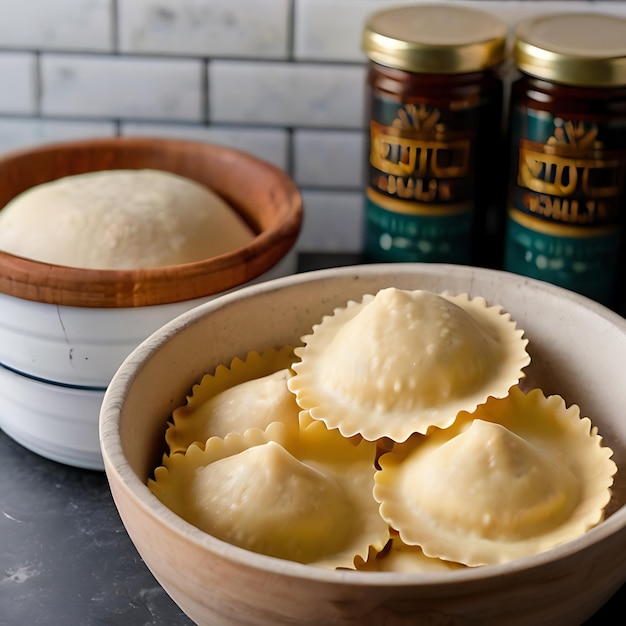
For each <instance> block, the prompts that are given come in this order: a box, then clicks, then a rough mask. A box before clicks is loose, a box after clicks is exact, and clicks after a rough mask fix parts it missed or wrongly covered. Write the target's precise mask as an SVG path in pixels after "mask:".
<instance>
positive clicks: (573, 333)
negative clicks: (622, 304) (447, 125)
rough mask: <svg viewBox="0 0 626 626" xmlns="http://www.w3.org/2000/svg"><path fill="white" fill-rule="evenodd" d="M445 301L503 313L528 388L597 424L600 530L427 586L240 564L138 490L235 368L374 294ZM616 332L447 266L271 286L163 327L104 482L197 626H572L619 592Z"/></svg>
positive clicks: (548, 290) (114, 440) (605, 320)
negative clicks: (428, 295) (182, 413)
mask: <svg viewBox="0 0 626 626" xmlns="http://www.w3.org/2000/svg"><path fill="white" fill-rule="evenodd" d="M387 286H396V287H401V288H407V289H428V290H432V291H436V292H439V291H443V290H449V291H451V292H467V293H469V294H470V295H471V296H476V295H481V296H484V297H485V298H486V299H487V301H488V302H491V303H497V304H500V305H502V306H503V307H504V308H505V309H506V310H507V311H509V312H510V313H511V315H512V317H513V318H514V319H515V320H516V321H517V323H518V325H519V326H520V327H521V328H523V329H524V330H525V331H526V336H527V337H528V338H529V340H530V346H529V349H530V353H531V356H532V363H531V365H530V366H529V368H528V369H527V383H528V385H532V386H540V387H541V388H542V389H543V390H544V392H545V393H547V394H552V393H558V394H560V395H563V396H564V397H565V399H566V401H567V403H568V404H572V403H576V404H578V405H579V406H580V407H581V411H582V413H583V414H584V415H588V416H590V417H591V418H592V421H593V422H594V423H595V425H597V427H598V428H599V431H600V433H601V434H602V435H603V436H604V438H605V442H606V444H607V445H609V446H611V447H612V448H613V450H614V452H615V454H614V460H615V461H616V463H617V464H618V467H620V470H621V471H620V472H618V475H617V478H616V483H615V487H614V497H613V500H612V503H611V504H610V506H609V508H608V510H607V518H606V520H605V521H603V522H602V523H601V524H599V525H598V526H597V527H595V528H593V529H592V530H590V531H588V532H587V533H586V534H584V535H583V536H581V537H579V538H577V539H574V540H573V541H570V542H568V543H565V544H563V545H561V546H558V547H556V548H554V549H552V550H550V551H548V552H545V553H543V554H540V555H537V556H533V557H529V558H524V559H520V560H517V561H513V562H510V563H507V564H503V565H494V566H485V567H480V568H468V569H461V570H455V571H450V572H437V573H434V572H433V573H414V574H409V573H389V572H384V573H382V572H381V573H374V572H367V573H364V572H353V571H339V570H337V571H329V570H322V569H318V568H315V567H311V566H306V565H301V564H298V563H292V562H288V561H283V560H279V559H275V558H271V557H267V556H263V555H260V554H254V553H250V552H248V551H246V550H243V549H241V548H238V547H236V546H233V545H230V544H227V543H224V542H222V541H220V540H218V539H216V538H214V537H212V536H210V535H208V534H205V533H203V532H202V531H200V530H199V529H197V528H195V527H194V526H192V525H190V524H188V523H187V522H185V521H184V520H182V519H181V518H180V517H178V516H177V515H175V514H174V513H173V512H171V511H170V510H168V509H167V508H166V507H165V506H164V505H163V504H162V503H161V502H160V501H159V500H158V499H157V498H156V497H155V496H154V495H153V494H152V493H151V491H150V490H149V488H148V487H147V484H146V481H147V479H148V477H149V476H151V474H152V471H153V469H154V467H155V466H156V465H158V464H159V461H160V458H161V454H162V452H163V449H164V444H163V441H164V430H165V426H166V421H167V419H168V417H169V416H170V414H171V412H172V410H173V408H175V407H176V406H178V405H181V404H183V403H184V401H185V395H186V394H187V393H188V392H189V390H190V389H191V387H192V385H193V384H194V383H196V382H198V381H199V380H200V378H201V377H202V375H203V374H204V373H207V372H212V371H213V370H214V368H215V367H216V366H217V365H219V364H221V363H229V362H230V361H231V359H232V358H233V357H234V356H239V357H245V355H246V354H247V353H248V352H249V351H251V350H258V351H262V350H264V349H267V348H269V347H272V346H273V347H278V346H281V345H284V344H287V343H294V342H297V341H298V339H299V337H301V336H302V335H303V334H306V333H308V332H309V331H310V329H311V326H312V324H314V323H316V322H319V321H320V320H321V318H322V316H323V315H324V314H328V313H330V312H332V310H333V308H334V307H337V306H343V305H344V304H345V303H346V301H347V300H348V299H359V298H360V297H361V295H362V294H364V293H367V292H369V293H374V292H376V291H378V290H379V289H380V288H382V287H387ZM624 371H626V320H624V319H623V318H621V317H620V316H618V315H616V314H614V313H612V312H611V311H609V310H607V309H606V308H604V307H602V306H601V305H598V304H597V303H595V302H592V301H590V300H588V299H586V298H583V297H581V296H578V295H576V294H573V293H570V292H568V291H565V290H563V289H560V288H558V287H554V286H552V285H549V284H547V283H542V282H538V281H533V280H530V279H526V278H523V277H520V276H516V275H512V274H508V273H504V272H496V271H491V270H484V269H476V268H468V267H458V266H456V267H455V266H445V265H419V264H397V265H371V266H362V267H346V268H339V269H333V270H324V271H317V272H311V273H305V274H300V275H296V276H292V277H286V278H281V279H278V280H275V281H271V282H267V283H263V284H260V285H256V286H253V287H248V288H245V289H242V290H239V291H237V292H235V293H233V294H229V295H225V296H222V297H220V298H217V299H215V300H213V301H212V302H209V303H207V304H203V305H201V306H200V307H198V308H196V309H194V310H192V311H189V312H187V313H185V314H183V315H181V316H180V317H178V318H177V319H175V320H173V321H172V322H169V323H168V324H166V325H165V326H164V327H163V328H161V329H160V330H159V331H157V332H156V333H154V334H153V335H152V336H151V337H150V338H149V339H147V340H146V341H145V342H143V343H142V344H141V345H140V346H139V347H138V348H137V349H136V350H134V351H133V353H132V354H131V355H130V356H129V357H128V358H127V359H126V360H125V361H124V363H123V364H122V366H121V367H120V369H119V370H118V371H117V373H116V374H115V376H114V377H113V380H112V382H111V385H110V386H109V388H108V390H107V392H106V394H105V398H104V401H103V405H102V409H101V415H100V439H101V447H102V452H103V458H104V463H105V470H106V473H107V477H108V480H109V484H110V487H111V491H112V494H113V498H114V500H115V503H116V505H117V507H118V510H119V512H120V515H121V518H122V520H123V523H124V525H125V527H126V529H127V531H128V533H129V535H130V537H131V539H132V540H133V542H134V544H135V546H136V547H137V549H138V551H139V553H140V554H141V556H142V558H143V559H144V561H145V562H146V564H147V565H148V567H149V568H150V569H151V571H152V573H153V574H154V575H155V576H156V578H157V580H158V581H159V582H160V583H161V585H163V587H164V588H165V590H166V591H167V592H168V593H169V594H170V595H171V597H172V598H173V599H174V600H175V602H177V603H178V604H179V606H180V607H181V608H182V609H183V611H185V612H186V613H187V615H189V616H190V617H191V619H193V620H194V621H196V622H197V623H198V624H207V625H208V624H220V626H227V625H233V626H234V625H237V626H243V625H247V624H248V625H252V624H254V625H260V624H263V625H270V624H271V625H273V626H279V625H281V624H285V625H286V624H305V625H307V624H308V625H311V626H313V625H315V626H317V625H319V624H334V625H336V626H348V625H349V626H354V625H355V624H398V625H400V624H449V625H453V626H457V625H461V624H481V625H482V626H489V625H494V626H496V625H497V626H502V625H503V624H506V625H507V626H509V625H524V626H527V625H528V624H533V626H537V625H543V624H545V625H548V624H549V625H550V626H555V625H557V626H558V625H570V624H579V623H581V622H582V621H584V620H585V619H586V618H587V617H589V616H590V615H592V614H593V613H594V612H595V611H596V610H597V609H598V608H599V607H600V606H601V605H602V604H603V603H605V602H606V601H607V599H608V598H609V597H610V596H611V595H612V594H613V593H614V592H615V591H616V590H617V589H618V588H619V587H620V586H621V585H622V584H623V583H624V582H625V581H626V507H625V506H624V504H625V503H626V489H625V485H626V476H624V475H623V474H626V472H624V468H625V467H626V419H624V407H625V406H626V385H624V381H623V372H624Z"/></svg>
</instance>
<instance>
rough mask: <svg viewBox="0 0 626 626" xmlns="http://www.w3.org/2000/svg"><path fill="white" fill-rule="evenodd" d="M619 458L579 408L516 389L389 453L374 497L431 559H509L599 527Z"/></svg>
mask: <svg viewBox="0 0 626 626" xmlns="http://www.w3.org/2000/svg"><path fill="white" fill-rule="evenodd" d="M611 455H612V451H611V450H610V449H609V448H606V447H603V446H602V438H601V437H600V436H599V435H598V434H597V431H596V430H595V429H594V428H592V426H591V422H590V420H589V419H588V418H581V417H580V411H579V408H578V407H577V406H576V405H573V406H571V407H569V408H566V406H565V402H564V401H563V399H562V398H561V397H559V396H549V397H547V398H546V397H545V396H544V395H543V392H542V391H541V390H539V389H534V390H532V391H530V392H529V393H528V394H524V392H522V391H521V390H520V388H519V387H514V388H513V389H511V391H510V394H509V395H508V396H507V397H505V398H500V399H497V398H490V399H489V400H488V401H487V402H486V403H485V404H484V405H481V406H479V407H478V408H477V409H476V410H475V411H474V412H473V413H471V414H470V413H464V414H463V415H460V416H459V417H458V419H457V421H456V422H455V424H454V425H453V426H451V427H450V428H448V429H445V430H440V431H437V432H434V433H431V434H429V436H428V437H424V438H415V439H414V440H412V441H410V442H407V443H406V444H404V445H402V446H396V447H395V448H394V450H393V451H392V452H390V453H388V454H386V455H383V456H382V457H381V458H380V459H379V463H380V467H381V471H380V472H378V474H377V475H376V487H375V489H374V497H375V498H376V499H377V500H378V501H379V502H380V505H381V506H380V512H381V515H382V516H383V518H384V519H385V520H386V521H387V522H388V523H389V524H390V525H391V526H392V527H393V528H395V529H396V530H397V531H398V532H399V534H400V537H401V538H402V540H403V541H404V542H405V543H406V544H408V545H416V546H420V547H421V548H422V550H423V551H424V553H425V554H426V555H427V556H430V557H437V558H441V559H444V560H449V561H456V562H459V563H464V564H466V565H469V566H476V565H485V564H495V563H502V562H506V561H510V560H513V559H516V558H521V557H524V556H530V555H532V554H536V553H539V552H542V551H544V550H547V549H549V548H551V547H553V546H556V545H558V544H560V543H562V542H564V541H567V540H569V539H573V538H574V537H576V536H578V535H580V534H582V533H584V532H585V531H587V530H588V529H589V528H591V527H592V526H595V525H596V524H597V523H599V522H600V521H601V520H602V516H603V510H604V508H605V506H606V505H607V503H608V502H609V499H610V495H611V492H610V487H611V485H612V482H613V475H614V474H615V472H616V470H617V467H616V465H615V463H614V462H613V461H612V460H611V459H610V457H611Z"/></svg>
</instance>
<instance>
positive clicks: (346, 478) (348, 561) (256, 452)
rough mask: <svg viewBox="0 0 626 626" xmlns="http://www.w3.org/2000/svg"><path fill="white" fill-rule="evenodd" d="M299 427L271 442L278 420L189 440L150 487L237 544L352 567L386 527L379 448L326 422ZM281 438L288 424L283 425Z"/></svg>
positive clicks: (192, 518) (295, 558)
mask: <svg viewBox="0 0 626 626" xmlns="http://www.w3.org/2000/svg"><path fill="white" fill-rule="evenodd" d="M303 420H304V421H303V424H302V428H301V430H300V436H299V440H298V442H297V444H295V445H294V444H293V440H292V439H291V438H290V437H286V436H283V437H282V438H281V437H275V438H274V439H272V434H271V433H272V431H273V432H274V433H279V432H281V431H279V429H278V428H279V426H280V427H282V425H280V424H277V423H275V424H273V427H272V429H268V431H265V432H263V431H261V430H259V429H250V430H248V431H246V433H244V434H243V435H239V434H236V433H233V434H231V435H229V436H227V437H226V438H224V439H220V438H218V437H212V438H211V439H209V440H208V441H207V442H206V446H205V449H204V450H202V449H201V448H199V447H197V446H191V447H190V448H189V449H188V451H187V452H186V453H185V454H175V455H173V456H172V457H170V458H169V461H168V462H167V463H166V464H165V465H164V466H162V467H160V468H157V470H156V471H155V479H154V481H151V482H150V487H151V489H152V491H153V493H155V495H157V497H159V499H161V501H162V502H163V503H164V504H166V506H168V507H169V508H171V509H172V510H173V511H174V512H176V513H177V514H178V515H180V516H181V517H183V518H184V519H186V520H187V521H188V522H190V523H191V524H194V525H195V526H197V527H198V528H200V529H202V530H204V531H206V532H208V533H210V534H211V535H213V536H215V537H217V538H218V539H221V540H223V541H227V542H229V543H232V544H234V545H237V546H239V547H242V548H245V549H247V550H251V551H253V552H258V553H261V554H266V555H268V556H273V557H277V558H282V559H288V560H292V561H297V562H300V563H309V564H313V565H316V566H319V567H326V568H335V567H352V566H353V564H354V558H355V556H356V555H359V554H360V555H362V556H365V555H367V552H368V550H369V548H370V546H375V547H376V548H377V549H378V550H380V549H382V547H383V546H384V544H385V543H386V541H387V539H388V538H389V533H388V527H387V524H386V523H385V522H384V520H383V519H382V518H381V517H380V515H379V514H378V504H377V502H376V501H375V500H374V498H373V496H372V490H373V486H374V471H375V469H374V456H375V452H376V447H375V445H373V444H372V443H370V442H366V441H361V442H360V443H358V444H355V443H354V442H352V441H350V440H347V439H344V438H343V437H341V436H340V435H339V434H338V433H337V432H331V431H328V430H327V429H326V427H325V426H324V425H323V424H321V423H316V422H312V421H311V420H309V421H307V420H306V419H305V418H304V416H303ZM282 434H283V435H284V429H283V430H282Z"/></svg>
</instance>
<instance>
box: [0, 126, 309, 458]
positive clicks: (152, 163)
mask: <svg viewBox="0 0 626 626" xmlns="http://www.w3.org/2000/svg"><path fill="white" fill-rule="evenodd" d="M121 169H126V170H134V169H153V170H162V171H165V172H171V173H173V174H177V175H179V176H183V177H185V178H187V179H190V180H192V181H195V182H197V183H200V184H201V185H204V186H205V187H207V188H209V189H211V190H212V191H213V192H215V193H216V194H218V195H219V196H220V197H221V198H222V199H223V200H225V201H226V202H227V203H228V204H229V205H230V206H231V207H232V208H234V209H235V210H236V211H237V212H238V213H239V215H240V216H241V217H242V218H243V220H244V221H245V222H246V223H247V224H248V225H249V226H250V227H251V229H252V231H253V232H254V237H253V239H252V240H251V241H250V242H249V243H248V244H246V245H245V246H243V247H240V248H237V249H235V250H233V251H231V252H227V253H223V254H219V255H217V256H210V253H209V251H207V258H206V259H204V260H201V261H197V262H192V263H184V264H180V265H173V266H166V267H153V268H136V269H122V270H110V269H83V268H79V267H67V266H62V265H54V264H50V263H46V262H41V261H36V260H33V259H30V258H24V257H21V256H16V255H13V254H10V253H7V252H4V251H0V428H1V429H2V430H3V431H4V432H5V433H6V434H7V435H9V436H10V437H12V438H13V439H15V440H16V441H17V442H19V443H21V444H22V445H24V446H25V447H26V448H29V449H30V450H32V451H33V452H36V453H38V454H40V455H42V456H45V457H47V458H49V459H52V460H55V461H59V462H62V463H66V464H69V465H73V466H77V467H82V468H86V469H95V470H101V469H102V468H103V463H102V455H101V452H100V446H99V440H98V414H99V410H100V404H101V402H102V398H103V396H104V392H105V390H106V388H107V386H108V384H109V382H110V380H111V377H112V376H113V374H114V373H115V371H116V369H117V368H118V367H119V365H120V364H121V362H122V361H123V360H124V358H125V357H126V356H127V355H128V354H129V353H130V352H131V351H132V350H133V349H134V348H135V347H136V346H137V345H138V344H139V343H141V341H142V340H144V339H145V338H146V337H148V336H149V335H150V334H151V333H152V332H153V331H155V330H156V329H158V328H159V327H161V326H162V325H163V324H164V323H165V322H167V321H168V320H170V319H172V318H174V317H176V316H177V315H179V314H180V313H182V312H184V311H187V310H188V309H191V308H193V307H194V306H196V305H198V304H200V303H202V302H205V301H207V300H210V299H212V298H214V297H215V296H216V295H218V294H221V293H225V292H228V291H231V290H233V289H236V288H238V287H240V286H242V285H244V284H249V283H253V282H258V281H262V280H265V279H267V278H274V277H277V276H282V275H285V274H290V273H292V272H293V271H294V270H295V267H296V258H295V249H294V244H295V242H296V240H297V237H298V235H299V232H300V228H301V223H302V202H301V196H300V194H299V191H298V189H297V187H296V185H295V184H294V183H293V181H292V180H291V179H290V178H289V177H288V176H287V175H286V174H285V173H284V172H282V171H281V170H279V169H278V168H276V167H274V166H272V165H270V164H268V163H266V162H264V161H262V160H260V159H257V158H255V157H253V156H251V155H248V154H246V153H243V152H241V151H237V150H233V149H229V148H225V147H221V146H214V145H210V144H205V143H200V142H190V141H178V140H168V139H157V138H131V137H129V138H110V139H98V140H88V141H79V142H67V143H59V144H52V145H45V146H40V147H37V148H35V149H30V150H23V151H16V152H12V153H10V154H7V155H5V156H3V157H2V158H0V210H1V209H2V207H5V206H6V205H7V203H8V202H9V201H11V200H12V199H13V198H15V197H16V196H18V195H19V194H20V193H21V192H23V191H25V190H28V189H31V188H33V187H35V186H37V185H40V184H43V183H47V182H49V181H53V180H57V179H59V178H62V177H66V176H72V175H77V174H84V173H88V172H95V171H102V170H121ZM84 210H85V211H89V207H88V206H85V207H84Z"/></svg>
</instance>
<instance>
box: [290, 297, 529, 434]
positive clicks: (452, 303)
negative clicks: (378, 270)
mask: <svg viewBox="0 0 626 626" xmlns="http://www.w3.org/2000/svg"><path fill="white" fill-rule="evenodd" d="M302 341H303V342H304V346H302V347H298V348H296V349H295V353H296V356H298V357H299V359H300V360H299V361H296V362H294V364H293V370H294V371H295V375H294V376H293V377H292V378H291V379H290V380H289V381H288V385H289V388H290V389H291V391H293V392H294V393H295V394H296V399H297V402H298V404H299V405H300V406H301V407H302V408H304V409H306V410H308V411H309V412H310V414H311V416H312V417H313V418H314V419H319V420H321V421H323V422H324V423H325V424H326V425H327V426H328V427H329V428H338V429H339V431H340V432H341V433H342V434H343V435H344V436H346V437H351V436H353V435H355V434H360V435H361V436H363V437H364V438H365V439H368V440H370V441H374V440H377V439H380V438H382V437H388V438H390V439H392V440H393V441H397V442H403V441H406V440H407V439H408V438H409V437H410V436H411V435H412V434H413V433H422V434H425V433H427V432H428V430H429V429H430V428H432V427H439V428H445V427H447V426H449V425H450V424H452V423H453V422H454V420H455V418H456V415H457V414H458V413H459V411H462V410H468V411H472V410H474V409H475V408H476V406H477V405H478V404H480V403H482V402H484V401H485V400H486V399H487V398H488V397H489V396H495V397H502V396H505V395H506V394H507V393H508V390H509V389H510V388H511V387H512V386H513V385H514V384H517V383H518V382H519V380H520V379H521V378H522V376H523V368H524V367H525V366H526V365H528V363H529V362H530V357H529V356H528V353H527V352H526V344H527V340H526V339H524V338H523V331H521V330H517V329H516V326H515V323H514V322H512V321H511V319H510V316H509V315H508V314H506V313H503V312H502V309H501V307H497V306H492V307H488V306H487V305H486V302H485V300H484V299H482V298H474V299H472V300H470V299H469V298H468V296H467V295H464V294H462V295H458V296H451V295H444V294H441V295H440V294H435V293H432V292H429V291H422V290H416V291H407V290H402V289H397V288H393V287H390V288H387V289H382V290H380V291H379V292H378V293H377V294H376V295H370V294H368V295H366V296H364V297H363V299H362V301H361V302H358V303H357V302H353V301H352V302H349V303H348V304H347V306H346V307H345V308H339V309H336V310H335V311H334V314H333V315H330V316H327V317H325V318H324V319H323V320H322V322H321V323H320V324H318V325H316V326H314V327H313V332H312V334H309V335H306V336H304V337H303V338H302Z"/></svg>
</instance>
